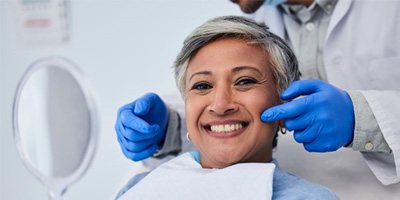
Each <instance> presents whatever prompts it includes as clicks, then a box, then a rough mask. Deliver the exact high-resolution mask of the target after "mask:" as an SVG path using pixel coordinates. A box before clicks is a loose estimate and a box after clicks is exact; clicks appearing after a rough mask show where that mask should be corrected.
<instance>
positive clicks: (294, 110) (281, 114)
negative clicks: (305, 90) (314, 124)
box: [261, 96, 313, 122]
mask: <svg viewBox="0 0 400 200" xmlns="http://www.w3.org/2000/svg"><path fill="white" fill-rule="evenodd" d="M312 99H313V96H306V97H303V98H300V99H296V100H294V101H291V102H287V103H283V104H280V105H277V106H274V107H271V108H269V109H267V110H265V111H264V112H263V113H261V120H262V121H264V122H273V121H276V120H280V119H288V118H294V117H297V116H299V115H302V114H303V113H306V112H307V111H308V110H309V107H310V105H311V103H310V101H312Z"/></svg>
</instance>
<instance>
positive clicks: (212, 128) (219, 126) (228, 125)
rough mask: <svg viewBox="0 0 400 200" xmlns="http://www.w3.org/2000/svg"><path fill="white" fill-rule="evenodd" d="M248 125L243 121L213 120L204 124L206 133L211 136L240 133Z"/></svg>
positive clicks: (229, 135) (232, 135) (223, 136)
mask: <svg viewBox="0 0 400 200" xmlns="http://www.w3.org/2000/svg"><path fill="white" fill-rule="evenodd" d="M248 125H249V123H248V122H243V121H236V120H235V121H226V122H213V123H210V124H207V125H205V126H204V128H205V129H206V130H207V132H208V134H209V135H210V136H213V137H218V138H227V137H235V136H237V135H240V134H241V133H242V132H243V131H244V130H245V128H246V127H247V126H248Z"/></svg>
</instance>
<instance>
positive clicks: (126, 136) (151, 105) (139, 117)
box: [115, 93, 169, 161]
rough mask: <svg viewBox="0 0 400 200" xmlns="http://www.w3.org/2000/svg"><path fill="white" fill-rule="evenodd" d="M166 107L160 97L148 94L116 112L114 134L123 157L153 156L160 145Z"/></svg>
mask: <svg viewBox="0 0 400 200" xmlns="http://www.w3.org/2000/svg"><path fill="white" fill-rule="evenodd" d="M168 112H169V111H168V108H167V106H166V105H165V103H164V102H163V101H162V100H161V98H160V97H159V96H158V95H157V94H154V93H148V94H146V95H144V96H143V97H140V98H138V99H136V100H135V101H134V102H132V103H130V104H127V105H125V106H122V107H121V108H120V109H119V110H118V116H117V121H116V123H115V131H116V132H117V137H118V142H119V144H120V145H121V149H122V152H123V153H124V154H125V156H126V157H127V158H129V159H131V160H133V161H140V160H143V159H146V158H148V157H150V156H152V155H153V154H154V153H155V152H156V151H157V149H158V144H159V143H160V142H163V141H164V139H165V134H166V130H167V124H168V116H169V115H168V114H169V113H168Z"/></svg>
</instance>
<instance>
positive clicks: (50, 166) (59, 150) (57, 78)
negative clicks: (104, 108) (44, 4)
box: [13, 57, 98, 199]
mask: <svg viewBox="0 0 400 200" xmlns="http://www.w3.org/2000/svg"><path fill="white" fill-rule="evenodd" d="M90 92H91V91H90V90H89V88H88V85H87V82H86V79H85V78H84V76H83V75H82V73H81V72H80V71H79V69H78V68H77V66H76V65H74V64H73V63H72V62H70V61H68V60H66V59H64V58H59V57H48V58H44V59H40V60H38V61H36V62H34V63H33V64H32V65H31V66H30V67H29V68H28V69H27V71H26V72H25V74H24V75H23V77H22V78H21V80H20V82H19V85H18V88H17V91H16V93H15V98H14V107H13V128H14V136H15V142H16V145H17V148H18V151H19V153H20V156H21V158H22V160H23V162H24V164H25V166H26V167H27V168H28V170H29V171H30V172H31V173H32V174H33V175H34V176H36V177H37V178H38V179H39V180H40V181H41V182H42V183H43V184H44V185H46V187H47V188H48V190H49V197H50V198H51V199H62V196H63V194H64V193H65V191H66V190H67V188H68V186H69V185H70V184H72V183H73V182H75V181H77V180H78V179H79V178H80V177H81V176H82V175H83V174H84V172H85V171H86V170H87V169H88V166H89V164H90V162H91V161H92V158H93V155H94V152H95V149H96V144H97V124H98V123H97V115H96V109H95V104H94V101H93V98H92V95H91V93H90Z"/></svg>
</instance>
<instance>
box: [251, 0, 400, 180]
mask: <svg viewBox="0 0 400 200" xmlns="http://www.w3.org/2000/svg"><path fill="white" fill-rule="evenodd" d="M253 18H254V19H255V20H257V21H265V22H266V24H268V25H269V26H270V28H271V31H272V32H274V33H276V34H278V35H280V36H284V35H283V34H284V25H283V19H282V13H279V11H278V9H276V8H274V7H269V6H263V7H262V8H261V9H259V11H257V12H256V13H255V14H254V16H253ZM323 56H324V65H325V68H326V73H327V78H328V82H329V83H331V84H333V85H335V86H337V87H339V88H342V89H344V90H360V91H361V92H362V94H363V95H364V96H365V98H366V100H367V102H368V104H369V106H370V107H371V109H372V112H373V113H374V115H375V117H376V119H377V122H378V125H379V127H380V129H381V131H382V133H383V136H384V138H385V140H386V141H387V143H388V145H389V146H390V148H391V149H392V153H393V154H384V153H362V155H363V158H364V160H365V161H366V163H367V164H368V167H369V168H370V169H371V170H372V171H373V173H374V174H375V176H376V177H377V178H378V179H379V180H380V181H381V182H382V183H383V184H384V185H389V184H393V183H397V182H400V129H399V128H398V127H397V125H398V124H399V123H398V122H399V119H400V1H397V0H381V1H376V0H339V1H338V3H337V5H336V7H335V10H334V11H333V13H332V18H331V21H330V24H329V28H328V32H327V37H326V39H325V48H324V52H323Z"/></svg>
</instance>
